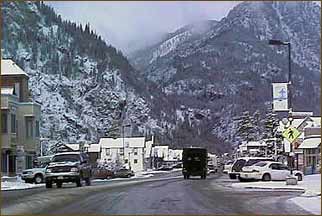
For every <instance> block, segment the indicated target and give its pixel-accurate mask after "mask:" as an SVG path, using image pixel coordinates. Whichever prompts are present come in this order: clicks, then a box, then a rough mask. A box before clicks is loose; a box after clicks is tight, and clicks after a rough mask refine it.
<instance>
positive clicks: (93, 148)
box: [87, 144, 101, 152]
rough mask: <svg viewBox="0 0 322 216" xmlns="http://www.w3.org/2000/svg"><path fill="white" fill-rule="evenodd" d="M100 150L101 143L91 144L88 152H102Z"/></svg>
mask: <svg viewBox="0 0 322 216" xmlns="http://www.w3.org/2000/svg"><path fill="white" fill-rule="evenodd" d="M100 151H101V146H100V144H90V145H89V147H88V151H87V152H100Z"/></svg>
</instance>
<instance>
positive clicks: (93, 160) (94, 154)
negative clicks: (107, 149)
mask: <svg viewBox="0 0 322 216" xmlns="http://www.w3.org/2000/svg"><path fill="white" fill-rule="evenodd" d="M84 151H85V152H86V153H87V154H88V156H89V162H90V164H92V165H94V166H96V165H97V163H98V161H99V160H100V159H101V146H100V145H99V144H85V145H84Z"/></svg>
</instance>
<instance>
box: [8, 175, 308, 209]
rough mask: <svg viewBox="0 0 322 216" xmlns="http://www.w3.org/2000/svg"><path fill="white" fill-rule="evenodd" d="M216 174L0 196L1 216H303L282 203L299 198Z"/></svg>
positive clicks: (293, 205)
mask: <svg viewBox="0 0 322 216" xmlns="http://www.w3.org/2000/svg"><path fill="white" fill-rule="evenodd" d="M232 181H236V180H230V179H228V178H227V176H226V175H222V174H211V175H210V176H208V178H207V179H206V180H201V179H200V178H199V177H193V178H191V179H189V180H184V179H183V177H182V175H181V173H180V172H173V173H168V174H163V175H159V176H154V177H152V178H149V179H130V180H117V181H106V182H93V184H92V186H90V187H82V188H77V187H75V186H74V184H71V185H64V186H63V188H62V189H57V188H56V187H54V188H53V189H45V188H36V189H31V190H22V191H5V192H2V213H3V214H42V213H46V214H55V215H59V214H80V213H82V214H279V215H280V214H309V213H308V212H306V211H304V210H302V209H301V208H300V207H298V206H297V205H295V204H293V203H292V202H290V201H287V200H288V199H290V198H292V197H296V196H298V195H299V194H300V193H299V192H278V191H276V192H274V191H265V192H259V191H243V190H238V189H233V188H231V187H229V185H230V184H231V182H232Z"/></svg>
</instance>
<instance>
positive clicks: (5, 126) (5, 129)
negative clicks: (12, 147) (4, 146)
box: [1, 113, 8, 133]
mask: <svg viewBox="0 0 322 216" xmlns="http://www.w3.org/2000/svg"><path fill="white" fill-rule="evenodd" d="M1 128H2V129H1V131H2V133H8V121H7V113H1Z"/></svg>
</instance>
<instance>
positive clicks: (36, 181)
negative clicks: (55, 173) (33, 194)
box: [34, 174, 44, 184]
mask: <svg viewBox="0 0 322 216" xmlns="http://www.w3.org/2000/svg"><path fill="white" fill-rule="evenodd" d="M43 180H44V177H43V176H42V175H41V174H37V175H36V176H35V178H34V182H35V183H36V184H40V183H41V182H43Z"/></svg>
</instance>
